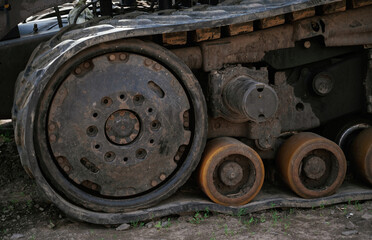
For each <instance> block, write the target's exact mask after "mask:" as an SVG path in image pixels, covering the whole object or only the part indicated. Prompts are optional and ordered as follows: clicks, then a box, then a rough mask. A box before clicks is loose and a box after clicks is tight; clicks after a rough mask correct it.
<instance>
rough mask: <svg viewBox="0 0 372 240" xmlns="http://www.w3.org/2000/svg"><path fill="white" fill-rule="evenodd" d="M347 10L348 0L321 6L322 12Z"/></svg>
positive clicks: (329, 12)
mask: <svg viewBox="0 0 372 240" xmlns="http://www.w3.org/2000/svg"><path fill="white" fill-rule="evenodd" d="M344 11H346V0H343V1H342V2H337V3H331V4H326V5H323V6H321V7H320V13H321V14H331V13H336V12H344Z"/></svg>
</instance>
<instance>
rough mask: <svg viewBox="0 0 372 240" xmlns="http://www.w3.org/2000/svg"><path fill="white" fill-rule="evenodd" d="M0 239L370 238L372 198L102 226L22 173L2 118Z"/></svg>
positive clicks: (8, 131) (206, 212) (0, 129)
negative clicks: (68, 209) (65, 209)
mask: <svg viewBox="0 0 372 240" xmlns="http://www.w3.org/2000/svg"><path fill="white" fill-rule="evenodd" d="M0 239H79V240H80V239H81V240H85V239H86V240H96V239H97V240H102V239H104V240H106V239H190V240H191V239H192V240H194V239H372V201H366V202H348V203H344V204H338V205H333V206H330V207H319V208H314V209H296V208H291V209H272V210H267V211H261V212H257V213H253V214H249V215H246V216H230V215H224V214H217V213H213V212H209V211H207V210H206V211H204V212H197V213H189V214H185V215H182V216H169V217H166V218H162V219H154V220H152V221H149V222H131V223H129V224H123V225H110V226H99V225H93V224H87V223H82V222H76V221H74V220H72V219H69V218H68V217H66V216H65V215H64V214H63V213H62V212H61V211H59V209H57V208H56V207H55V206H54V205H53V204H52V203H50V202H48V201H47V200H46V199H45V198H43V194H42V193H41V192H39V190H38V187H37V186H36V185H35V183H34V181H33V180H32V179H29V177H28V176H27V174H26V173H25V172H24V170H23V168H22V166H21V164H20V160H19V156H18V153H17V149H16V146H15V143H14V137H13V133H12V127H11V123H9V122H6V123H5V124H4V122H2V123H1V122H0Z"/></svg>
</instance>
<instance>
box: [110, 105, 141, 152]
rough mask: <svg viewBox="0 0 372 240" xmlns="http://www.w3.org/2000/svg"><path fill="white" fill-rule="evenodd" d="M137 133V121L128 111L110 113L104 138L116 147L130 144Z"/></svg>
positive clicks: (138, 129)
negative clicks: (116, 145)
mask: <svg viewBox="0 0 372 240" xmlns="http://www.w3.org/2000/svg"><path fill="white" fill-rule="evenodd" d="M139 131H140V121H139V119H138V118H137V116H136V115H135V114H134V113H133V112H131V111H128V110H118V111H116V112H114V113H112V114H111V115H110V116H109V117H108V119H107V121H106V125H105V133H106V136H107V137H108V139H109V140H110V141H111V142H112V143H114V144H118V145H126V144H130V143H131V142H133V141H134V140H135V139H136V138H137V136H138V134H139Z"/></svg>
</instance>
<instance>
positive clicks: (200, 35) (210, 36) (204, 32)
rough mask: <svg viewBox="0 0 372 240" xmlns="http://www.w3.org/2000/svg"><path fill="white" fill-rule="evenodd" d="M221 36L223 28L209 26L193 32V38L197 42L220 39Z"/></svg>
mask: <svg viewBox="0 0 372 240" xmlns="http://www.w3.org/2000/svg"><path fill="white" fill-rule="evenodd" d="M220 37H221V28H219V27H217V28H207V29H197V30H195V33H194V34H193V39H194V41H195V42H202V41H207V40H214V39H219V38H220Z"/></svg>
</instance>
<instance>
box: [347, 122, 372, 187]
mask: <svg viewBox="0 0 372 240" xmlns="http://www.w3.org/2000/svg"><path fill="white" fill-rule="evenodd" d="M350 150H351V151H350V154H351V157H352V159H351V160H352V165H354V167H355V169H356V171H357V172H358V173H360V174H361V177H362V178H364V180H366V181H367V182H369V183H370V184H372V128H368V129H365V130H363V131H362V132H361V133H359V134H358V135H357V136H356V138H355V139H354V140H353V142H352V144H351V149H350Z"/></svg>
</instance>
